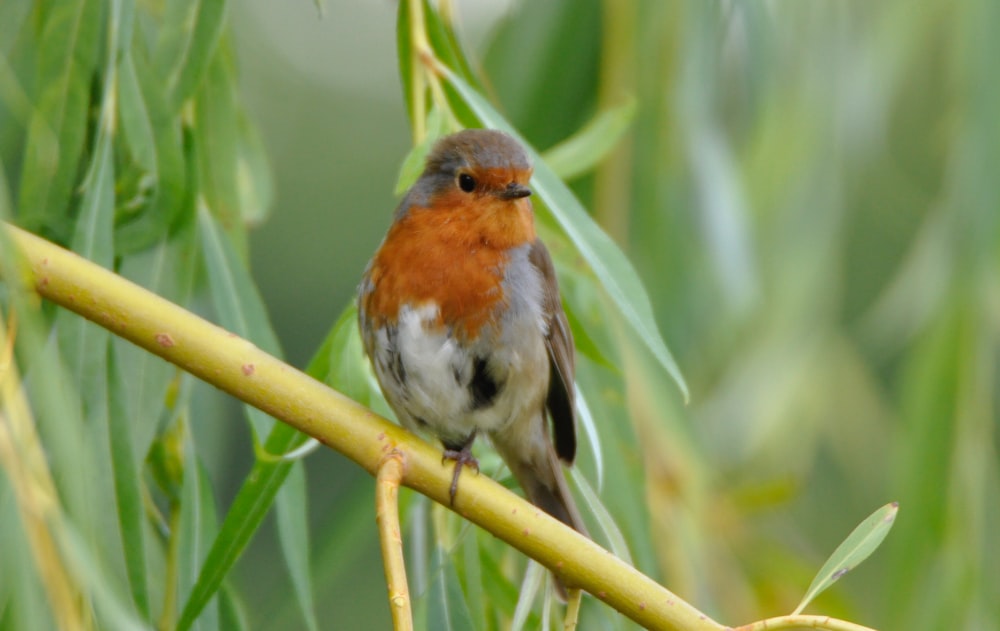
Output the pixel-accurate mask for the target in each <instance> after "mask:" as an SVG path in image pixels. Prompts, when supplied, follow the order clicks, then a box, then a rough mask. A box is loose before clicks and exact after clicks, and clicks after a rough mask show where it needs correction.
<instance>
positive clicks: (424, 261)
mask: <svg viewBox="0 0 1000 631" xmlns="http://www.w3.org/2000/svg"><path fill="white" fill-rule="evenodd" d="M435 201H436V204H435V208H433V209H425V208H412V209H410V211H409V212H408V213H407V214H406V215H405V216H403V217H401V218H400V219H399V220H398V221H397V222H396V223H395V224H394V225H393V227H392V228H391V229H390V231H389V233H388V234H387V235H386V239H385V242H384V243H383V244H382V247H381V248H380V250H379V252H378V253H377V254H376V257H375V260H374V261H373V266H372V269H371V281H372V282H373V284H375V285H376V286H377V288H378V290H377V291H376V292H374V293H373V295H372V296H371V297H370V300H371V301H372V303H373V304H371V305H370V307H371V308H370V309H369V312H371V313H381V314H396V316H397V317H398V314H399V313H400V309H401V308H402V307H404V306H406V305H409V306H410V307H412V308H418V307H421V306H424V305H434V306H435V307H436V308H437V322H436V323H434V324H437V325H439V326H445V327H447V328H448V329H449V330H451V331H452V333H453V334H454V335H455V336H456V337H457V338H459V339H464V340H468V339H475V338H476V337H478V335H479V334H480V332H481V330H482V328H483V326H485V325H494V324H496V322H495V319H496V317H497V314H498V313H499V312H500V311H501V310H502V308H504V307H506V306H508V305H509V304H510V298H511V297H510V296H508V295H506V294H507V293H508V291H509V289H508V287H507V283H505V278H507V277H508V276H509V274H508V266H509V265H511V264H512V261H511V252H512V250H514V249H516V248H520V247H521V246H524V245H525V244H530V243H531V242H533V241H534V239H535V230H534V224H533V220H532V217H531V207H530V205H528V204H527V203H526V202H525V203H524V204H509V203H508V204H503V205H499V204H497V205H495V206H493V205H491V204H489V203H479V204H477V205H476V206H472V205H471V204H470V203H468V202H467V201H465V200H462V199H456V200H449V199H438V200H435ZM480 201H482V200H480ZM375 303H377V304H375ZM390 318H391V316H390ZM388 324H394V322H388ZM429 324H430V323H429Z"/></svg>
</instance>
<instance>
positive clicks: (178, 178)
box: [115, 38, 207, 254]
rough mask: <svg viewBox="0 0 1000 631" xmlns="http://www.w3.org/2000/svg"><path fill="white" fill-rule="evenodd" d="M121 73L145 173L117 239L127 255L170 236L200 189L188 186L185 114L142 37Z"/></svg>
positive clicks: (131, 143) (132, 149) (129, 130)
mask: <svg viewBox="0 0 1000 631" xmlns="http://www.w3.org/2000/svg"><path fill="white" fill-rule="evenodd" d="M119 77H120V78H119V103H120V117H121V126H122V132H123V133H122V137H123V139H124V141H125V146H126V147H127V148H128V151H129V153H130V154H131V155H132V157H133V159H134V160H135V162H136V164H137V165H138V168H139V169H141V172H142V178H141V180H140V190H138V191H136V192H135V193H134V195H136V196H138V199H135V200H131V199H125V200H124V203H123V204H122V205H120V207H119V216H118V217H117V223H118V225H117V228H116V232H115V243H116V246H117V248H118V252H119V253H120V254H126V253H129V252H136V251H139V250H143V249H145V248H147V247H150V246H151V245H153V244H154V243H156V242H157V241H158V240H160V239H163V238H164V237H166V236H167V232H168V230H169V229H170V228H171V226H173V225H174V224H175V223H176V222H177V220H178V218H179V217H180V216H181V214H182V213H184V212H185V211H187V212H191V211H192V210H193V208H194V203H193V199H194V194H193V187H189V186H188V180H189V179H191V177H190V175H189V173H188V170H189V169H190V168H191V167H190V165H188V164H186V162H185V154H184V149H183V147H182V146H181V132H180V118H179V117H178V116H175V115H174V114H173V113H172V111H171V108H170V105H169V104H168V102H167V95H166V93H165V92H164V88H163V86H162V85H161V84H160V83H159V81H158V80H157V77H156V76H155V73H154V72H153V71H152V69H151V68H150V64H149V61H148V60H147V59H146V55H145V52H144V51H143V42H141V41H139V39H138V38H136V42H135V45H134V46H132V48H131V49H130V50H128V51H126V53H125V54H124V56H123V57H122V60H121V63H120V64H119ZM203 133H207V132H203ZM147 196H148V198H147Z"/></svg>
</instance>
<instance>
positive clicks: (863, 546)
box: [791, 502, 899, 616]
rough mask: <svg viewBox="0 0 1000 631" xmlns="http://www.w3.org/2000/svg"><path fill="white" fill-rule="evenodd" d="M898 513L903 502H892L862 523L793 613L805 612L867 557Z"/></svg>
mask: <svg viewBox="0 0 1000 631" xmlns="http://www.w3.org/2000/svg"><path fill="white" fill-rule="evenodd" d="M898 512H899V503H898V502H890V503H889V504H886V505H885V506H883V507H882V508H880V509H878V510H877V511H875V512H874V513H872V514H871V515H869V516H868V518H867V519H865V520H864V521H863V522H861V523H860V524H859V525H858V527H857V528H855V529H854V531H853V532H851V534H850V535H848V537H847V539H844V542H843V543H841V544H840V545H839V546H837V549H836V550H834V551H833V554H831V555H830V558H829V559H827V561H826V563H824V564H823V567H822V568H820V570H819V572H818V573H817V574H816V578H814V579H813V581H812V584H811V585H809V589H807V590H806V595H805V596H803V597H802V602H800V603H799V606H798V607H796V608H795V611H793V612H792V614H791V615H793V616H796V615H798V614H799V613H801V612H802V610H803V609H805V608H806V605H808V604H809V603H810V602H812V600H813V599H814V598H816V596H818V595H819V594H820V593H821V592H823V591H824V590H826V589H827V588H828V587H830V586H831V585H833V584H834V583H836V582H837V581H838V580H840V577H842V576H843V575H844V574H847V573H848V572H850V571H851V570H853V569H854V568H856V567H857V566H858V565H860V564H861V562H862V561H864V560H865V559H867V558H868V557H869V556H870V555H871V553H872V552H874V551H875V550H876V549H877V548H878V547H879V545H881V543H882V541H883V540H884V539H885V536H886V535H888V534H889V530H891V529H892V525H893V523H894V522H895V520H896V514H897V513H898Z"/></svg>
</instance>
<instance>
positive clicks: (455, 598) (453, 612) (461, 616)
mask: <svg viewBox="0 0 1000 631" xmlns="http://www.w3.org/2000/svg"><path fill="white" fill-rule="evenodd" d="M438 563H439V565H438V569H437V571H436V572H434V573H433V574H432V576H431V578H432V580H431V584H430V586H428V588H427V592H426V594H425V598H426V600H427V605H426V606H427V628H428V629H434V630H435V631H437V630H440V631H451V630H455V631H466V630H467V629H473V628H474V627H473V625H472V615H471V614H470V613H469V608H468V606H467V605H466V603H465V596H464V594H463V593H462V585H461V583H460V582H459V580H458V573H457V572H456V571H455V566H453V565H452V564H451V559H450V558H449V556H448V555H447V554H444V553H443V552H441V551H440V550H439V554H438Z"/></svg>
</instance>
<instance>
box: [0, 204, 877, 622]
mask: <svg viewBox="0 0 1000 631" xmlns="http://www.w3.org/2000/svg"><path fill="white" fill-rule="evenodd" d="M0 229H2V230H5V231H6V232H7V234H6V236H7V237H8V239H7V242H8V243H13V244H14V246H15V247H16V248H17V249H18V250H20V252H21V254H22V255H23V257H24V261H25V263H26V265H25V268H24V270H23V274H22V276H23V279H24V280H25V281H26V282H27V283H28V284H29V285H30V286H32V287H33V288H34V289H35V291H37V292H38V293H39V294H40V295H41V296H43V297H45V298H47V299H49V300H51V301H52V302H55V303H56V304H59V305H61V306H63V307H65V308H67V309H69V310H71V311H74V312H76V313H78V314H80V315H82V316H83V317H85V318H87V319H89V320H91V321H93V322H95V323H97V324H99V325H100V326H103V327H104V328H106V329H108V330H109V331H111V332H112V333H114V334H115V335H118V336H120V337H122V338H125V339H127V340H129V341H131V342H133V343H134V344H136V345H138V346H140V347H142V348H144V349H146V350H148V351H149V352H151V353H153V354H155V355H158V356H160V357H162V358H163V359H166V360H167V361H169V362H171V363H173V364H176V365H177V366H179V367H180V368H182V369H184V370H186V371H188V372H190V373H191V374H193V375H195V376H197V377H199V378H201V379H203V380H205V381H206V382H208V383H210V384H212V385H214V386H216V387H217V388H219V389H220V390H224V391H226V392H228V393H230V394H232V395H233V396H235V397H237V398H239V399H240V400H242V401H244V402H246V403H249V404H250V405H253V406H255V407H257V408H259V409H261V410H263V411H264V412H266V413H268V414H270V415H271V416H273V417H275V418H277V419H279V420H281V421H283V422H285V423H287V424H288V425H290V426H292V427H294V428H295V429H297V430H299V431H301V432H303V433H305V434H308V435H309V436H312V437H314V438H315V439H316V440H318V441H320V442H321V443H323V444H325V445H327V446H329V447H331V448H332V449H334V450H336V451H338V452H340V453H341V454H343V455H345V456H347V457H348V458H350V459H351V460H353V461H355V462H356V463H358V464H359V465H360V466H362V467H364V468H365V469H366V470H367V471H368V472H369V473H370V474H371V475H373V476H376V475H377V474H378V472H379V469H380V467H381V466H382V465H383V463H385V462H386V459H387V457H389V455H390V454H393V455H392V458H393V459H395V458H398V459H399V462H400V463H401V465H402V480H401V481H402V483H403V484H404V485H406V486H408V487H410V488H412V489H414V490H416V491H418V492H420V493H423V494H424V495H426V496H427V497H429V498H431V499H432V500H434V501H436V502H438V503H440V504H442V505H444V506H449V505H450V498H449V487H450V485H451V476H452V467H451V465H450V464H443V463H442V461H441V452H440V450H438V449H436V448H435V447H433V446H431V445H430V444H429V443H427V442H426V441H424V440H422V439H420V438H418V437H416V436H414V435H413V434H410V433H409V432H407V431H406V430H404V429H402V428H401V427H399V426H397V425H395V424H393V423H390V422H389V421H387V420H385V419H384V418H382V417H380V416H378V415H377V414H375V413H374V412H372V411H371V410H369V409H367V408H365V407H363V406H361V405H359V404H358V403H356V402H354V401H352V400H351V399H349V398H347V397H345V396H344V395H342V394H340V393H338V392H336V391H334V390H332V389H331V388H329V387H327V386H326V385H324V384H322V383H320V382H318V381H316V380H315V379H313V378H312V377H310V376H308V375H306V374H304V373H302V372H300V371H298V370H296V369H295V368H292V367H291V366H289V365H287V364H285V363H284V362H282V361H280V360H278V359H276V358H274V357H272V356H270V355H268V354H267V353H265V352H263V351H261V350H260V349H258V348H257V347H256V346H254V345H253V344H251V343H250V342H248V341H246V340H244V339H242V338H240V337H238V336H236V335H234V334H232V333H230V332H228V331H226V330H225V329H222V328H220V327H218V326H216V325H214V324H212V323H210V322H208V321H206V320H203V319H202V318H199V317H198V316H196V315H194V314H192V313H190V312H189V311H186V310H185V309H183V308H181V307H179V306H177V305H175V304H173V303H171V302H169V301H168V300H165V299H163V298H161V297H159V296H157V295H156V294H153V293H152V292H150V291H147V290H146V289H143V288H142V287H139V286H137V285H135V284H133V283H131V282H129V281H127V280H125V279H124V278H122V277H120V276H118V275H116V274H114V273H112V272H110V271H108V270H106V269H104V268H102V267H100V266H98V265H96V264H94V263H91V262H90V261H87V260H86V259H83V258H81V257H79V256H77V255H76V254H73V253H72V252H69V251H67V250H65V249H63V248H60V247H59V246H56V245H53V244H52V243H49V242H48V241H45V240H44V239H41V238H39V237H37V236H35V235H33V234H30V233H28V232H25V231H23V230H21V229H19V228H16V227H14V226H10V225H8V224H4V223H0ZM8 280H9V281H13V280H14V279H8ZM392 466H393V467H395V465H392ZM393 477H395V476H393ZM451 508H452V510H454V511H455V512H457V513H458V514H460V515H461V516H463V517H464V518H466V519H468V520H469V521H472V522H473V523H475V524H477V525H479V526H481V527H482V528H484V529H485V530H487V531H489V532H490V533H492V534H493V535H495V536H496V537H498V538H500V539H502V540H504V541H506V542H507V543H508V544H510V545H512V546H514V547H515V548H517V549H518V550H520V551H521V552H523V553H524V554H526V555H527V556H529V557H531V558H533V559H535V560H536V561H538V562H539V563H541V564H543V565H545V566H546V567H547V568H549V569H550V570H552V571H553V572H555V573H557V574H559V575H560V576H562V577H563V578H564V580H565V581H566V582H567V583H569V584H572V585H574V586H578V587H580V588H582V589H583V590H584V591H587V592H589V593H590V594H592V595H594V596H596V597H597V598H599V599H600V600H602V601H604V602H606V603H607V604H609V605H611V606H612V607H614V608H615V609H617V610H618V611H620V612H621V613H623V614H624V615H626V616H628V617H629V618H631V619H632V620H634V621H635V622H637V623H639V624H641V625H642V626H644V627H646V628H649V629H668V630H684V631H707V630H713V631H721V630H723V629H729V627H724V626H723V625H721V624H719V623H718V622H715V621H714V620H712V619H711V618H709V617H708V616H706V615H705V614H703V613H701V612H700V611H698V610H697V609H695V608H694V607H692V606H691V605H690V604H688V603H687V602H685V601H684V600H682V599H680V598H679V597H677V596H676V595H674V594H673V593H671V592H670V591H668V590H667V589H666V588H664V587H663V586H661V585H659V584H657V583H656V582H655V581H653V580H652V579H650V578H649V577H647V576H645V575H644V574H642V573H641V572H639V571H638V570H636V569H635V568H633V567H631V566H630V565H628V564H626V563H625V562H624V561H622V560H620V559H618V558H617V557H615V556H614V555H612V554H611V553H610V552H609V551H607V550H605V549H604V548H602V547H600V546H599V545H597V544H596V543H594V542H593V541H591V540H590V539H587V538H586V537H583V536H582V535H580V534H579V533H577V532H576V531H575V530H572V529H571V528H568V527H567V526H565V525H563V524H562V523H561V522H559V521H557V520H555V519H553V518H552V517H550V516H549V515H548V514H546V513H544V512H542V511H541V510H540V509H538V508H537V507H535V506H533V505H531V504H529V503H528V502H526V501H525V500H523V499H521V498H520V497H518V496H517V495H515V494H513V493H511V492H510V491H508V490H507V489H505V488H503V487H502V486H501V485H499V484H497V483H496V482H494V481H493V480H491V479H489V478H488V477H487V476H477V475H467V476H464V477H463V478H462V492H461V493H460V494H459V495H458V496H457V497H456V498H455V503H454V506H452V507H451ZM794 618H795V620H794V622H795V623H799V624H806V625H807V626H809V627H811V628H822V629H855V628H858V629H861V628H863V627H857V626H842V625H845V624H847V625H849V623H843V622H841V621H837V620H833V619H830V618H825V617H821V616H797V617H794ZM781 622H782V623H788V622H792V619H790V618H789V619H783V620H782V621H781ZM774 624H780V623H779V622H778V621H777V620H772V621H761V622H758V623H754V625H747V626H746V627H741V628H746V629H757V628H778V627H776V626H772V625H774ZM761 625H763V626H761Z"/></svg>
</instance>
